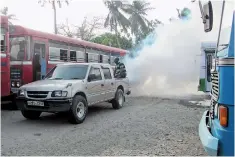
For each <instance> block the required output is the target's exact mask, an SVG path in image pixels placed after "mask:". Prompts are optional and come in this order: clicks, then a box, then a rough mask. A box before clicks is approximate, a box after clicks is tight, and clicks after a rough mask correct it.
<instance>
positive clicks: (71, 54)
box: [70, 51, 77, 62]
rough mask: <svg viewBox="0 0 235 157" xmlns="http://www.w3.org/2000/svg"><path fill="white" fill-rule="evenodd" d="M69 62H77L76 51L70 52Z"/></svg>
mask: <svg viewBox="0 0 235 157" xmlns="http://www.w3.org/2000/svg"><path fill="white" fill-rule="evenodd" d="M70 61H75V62H76V61H77V57H76V51H70Z"/></svg>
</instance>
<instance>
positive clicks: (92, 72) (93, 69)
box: [89, 67, 102, 81]
mask: <svg viewBox="0 0 235 157" xmlns="http://www.w3.org/2000/svg"><path fill="white" fill-rule="evenodd" d="M89 74H95V76H96V79H95V80H92V81H99V80H102V76H101V72H100V69H99V68H95V67H92V68H91V71H90V73H89Z"/></svg>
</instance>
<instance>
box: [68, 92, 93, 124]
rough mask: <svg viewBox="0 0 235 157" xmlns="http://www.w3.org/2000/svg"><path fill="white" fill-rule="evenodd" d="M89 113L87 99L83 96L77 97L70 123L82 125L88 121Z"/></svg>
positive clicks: (71, 110) (74, 99)
mask: <svg viewBox="0 0 235 157" xmlns="http://www.w3.org/2000/svg"><path fill="white" fill-rule="evenodd" d="M87 113H88V105H87V101H86V99H85V98H84V97H83V96H81V95H75V96H74V98H73V102H72V106H71V108H70V112H69V121H70V122H71V123H72V124H80V123H82V122H83V121H84V120H85V119H86V116H87Z"/></svg>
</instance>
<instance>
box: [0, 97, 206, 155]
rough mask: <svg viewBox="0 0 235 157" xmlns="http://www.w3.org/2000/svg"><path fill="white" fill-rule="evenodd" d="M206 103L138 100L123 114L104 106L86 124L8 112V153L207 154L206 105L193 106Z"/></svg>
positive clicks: (4, 122)
mask: <svg viewBox="0 0 235 157" xmlns="http://www.w3.org/2000/svg"><path fill="white" fill-rule="evenodd" d="M201 99H202V98H199V97H197V96H194V97H188V98H185V99H180V98H175V99H168V98H165V99H164V98H151V97H135V98H128V100H127V102H126V104H125V107H123V108H122V109H120V110H113V109H112V108H111V105H110V104H108V103H107V104H98V105H96V106H94V107H91V108H89V114H88V117H87V119H86V120H85V122H84V123H83V124H80V125H72V124H69V123H68V122H67V119H66V116H61V115H55V114H44V115H42V117H41V118H40V119H39V120H36V121H30V120H26V119H25V118H23V117H22V116H21V113H20V111H8V110H2V111H1V114H2V143H1V144H2V155H9V156H16V155H34V156H35V155H43V156H55V155H61V156H68V155H76V156H78V155H177V156H181V155H206V154H205V152H204V150H203V148H202V146H201V143H200V140H199V137H198V123H199V120H200V118H201V116H202V113H203V112H204V111H205V108H206V107H205V106H200V105H199V106H198V105H196V104H193V103H191V102H189V100H193V101H195V102H198V101H200V100H201Z"/></svg>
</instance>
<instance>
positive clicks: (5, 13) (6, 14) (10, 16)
mask: <svg viewBox="0 0 235 157" xmlns="http://www.w3.org/2000/svg"><path fill="white" fill-rule="evenodd" d="M0 12H1V14H3V15H5V16H7V17H8V20H17V18H16V16H15V14H8V7H4V8H3V9H1V10H0ZM9 24H12V23H11V22H10V21H9Z"/></svg>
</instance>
